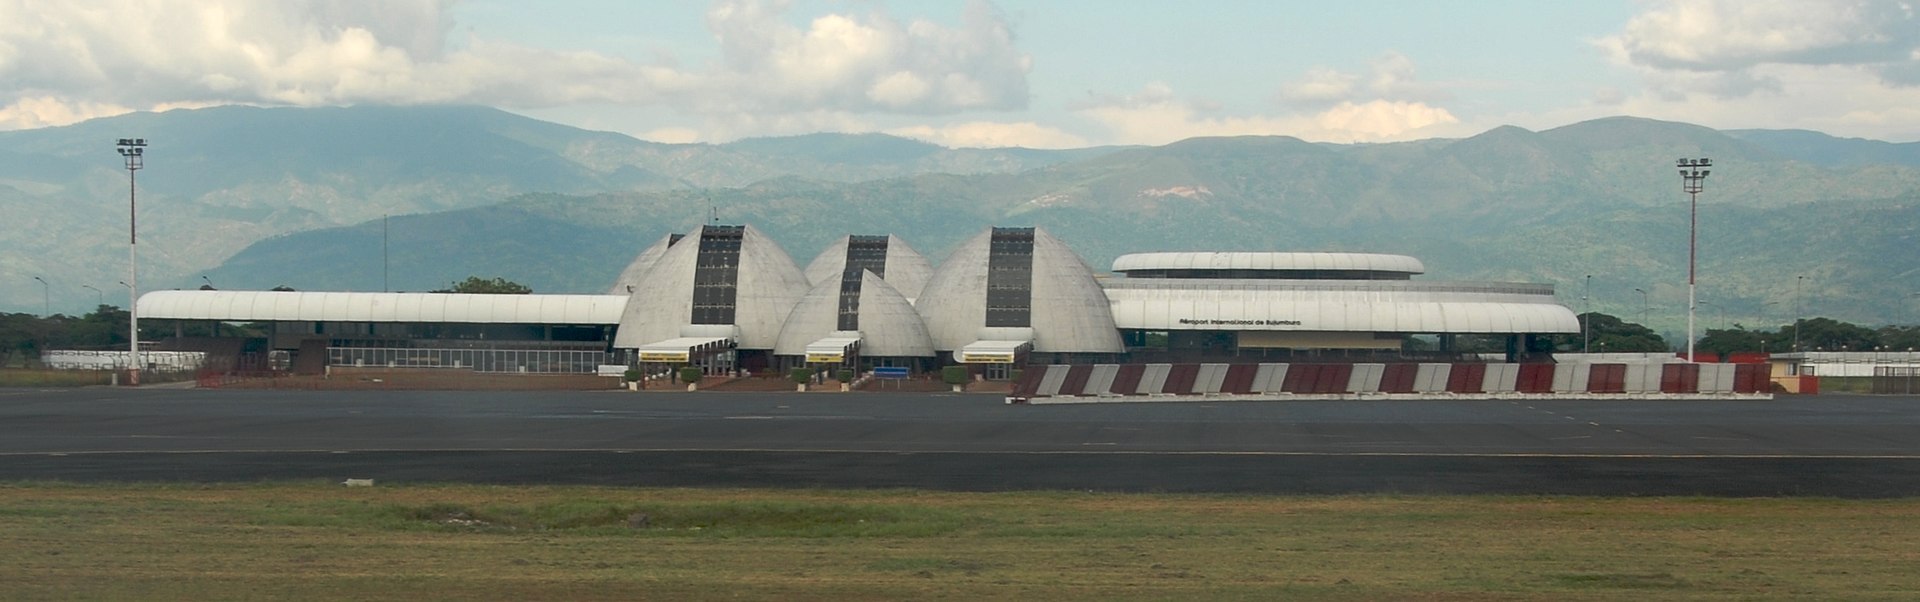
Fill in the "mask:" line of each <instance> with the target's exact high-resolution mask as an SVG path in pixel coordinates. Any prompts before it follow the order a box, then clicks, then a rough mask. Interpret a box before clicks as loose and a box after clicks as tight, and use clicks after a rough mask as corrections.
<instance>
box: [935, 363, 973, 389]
mask: <svg viewBox="0 0 1920 602" xmlns="http://www.w3.org/2000/svg"><path fill="white" fill-rule="evenodd" d="M972 378H973V375H972V374H969V373H968V372H967V367H966V366H947V367H945V368H941V369H940V380H941V381H942V382H945V383H947V384H949V385H964V384H967V381H968V380H970V379H972Z"/></svg>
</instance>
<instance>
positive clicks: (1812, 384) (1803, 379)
mask: <svg viewBox="0 0 1920 602" xmlns="http://www.w3.org/2000/svg"><path fill="white" fill-rule="evenodd" d="M1800 394H1801V395H1819V394H1820V377H1818V376H1812V375H1807V374H1802V375H1800Z"/></svg>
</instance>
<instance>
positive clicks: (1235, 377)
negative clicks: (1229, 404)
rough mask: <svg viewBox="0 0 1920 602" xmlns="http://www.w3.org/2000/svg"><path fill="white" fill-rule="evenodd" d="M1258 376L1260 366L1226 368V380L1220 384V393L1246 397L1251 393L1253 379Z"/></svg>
mask: <svg viewBox="0 0 1920 602" xmlns="http://www.w3.org/2000/svg"><path fill="white" fill-rule="evenodd" d="M1259 375H1260V364H1234V365H1231V366H1227V378H1226V380H1224V381H1222V382H1221V383H1220V392H1221V393H1235V394H1239V395H1246V394H1249V393H1252V392H1253V378H1254V377H1255V376H1259Z"/></svg>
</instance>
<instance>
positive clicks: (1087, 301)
mask: <svg viewBox="0 0 1920 602" xmlns="http://www.w3.org/2000/svg"><path fill="white" fill-rule="evenodd" d="M995 230H996V229H988V230H987V231H986V232H982V233H980V235H979V236H975V237H973V238H971V239H968V240H967V242H965V243H962V244H961V245H960V248H959V249H957V250H955V251H954V252H953V254H952V255H950V256H948V257H947V259H946V261H943V262H941V263H940V268H939V269H936V270H934V272H933V276H932V277H931V278H930V279H929V280H928V281H927V286H926V288H925V289H923V290H921V292H920V298H919V300H918V301H916V302H915V303H914V308H915V309H916V310H917V311H918V312H919V313H920V316H921V318H922V319H923V320H925V322H926V325H927V333H928V334H929V335H931V336H932V337H933V345H934V348H935V349H939V350H941V351H953V350H956V349H959V348H961V347H964V346H966V345H967V344H968V343H972V342H974V341H977V340H981V339H982V338H983V337H982V334H983V333H982V331H983V330H985V329H987V328H988V324H987V296H988V286H987V285H988V280H989V268H990V266H991V265H992V257H990V255H991V254H992V252H993V244H994V240H993V238H994V233H995ZM1008 230H1020V229H1008ZM1030 250H1031V255H1030V256H1029V258H1030V264H1029V269H1030V273H1031V281H1030V282H1029V283H1027V287H1026V288H1024V289H1008V290H1003V291H1000V292H999V293H997V294H1001V295H1008V294H1011V295H1016V296H1017V295H1021V294H1022V292H1021V291H1023V290H1024V291H1025V293H1024V294H1025V300H1026V301H1027V302H1028V304H1029V305H1028V307H1029V318H1028V319H1027V321H1026V324H1025V325H1016V326H1013V327H1008V326H1006V325H996V326H994V328H995V331H994V332H996V333H999V334H997V335H996V336H995V337H989V338H997V337H998V336H1005V333H1007V332H1011V331H1013V330H1020V329H1030V330H1031V332H1032V334H1033V348H1034V351H1039V352H1049V353H1120V352H1122V351H1124V350H1125V346H1124V344H1123V343H1122V341H1121V340H1120V333H1119V331H1118V330H1117V329H1116V328H1115V327H1114V324H1113V310H1112V308H1111V306H1110V305H1109V303H1108V301H1107V295H1106V293H1105V291H1103V290H1102V289H1101V288H1100V284H1099V282H1098V281H1096V280H1094V277H1093V270H1092V268H1089V267H1087V263H1086V262H1085V261H1084V260H1082V259H1080V256H1079V255H1077V254H1075V253H1074V252H1073V249H1070V248H1067V245H1066V244H1065V243H1062V242H1060V240H1059V239H1057V238H1054V237H1053V235H1051V234H1048V233H1047V232H1046V231H1045V230H1041V229H1039V228H1034V229H1032V246H1031V249H1030Z"/></svg>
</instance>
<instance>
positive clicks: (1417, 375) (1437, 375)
mask: <svg viewBox="0 0 1920 602" xmlns="http://www.w3.org/2000/svg"><path fill="white" fill-rule="evenodd" d="M1452 372H1453V364H1420V368H1419V370H1418V371H1417V372H1414V374H1413V392H1415V393H1445V392H1446V391H1447V376H1448V375H1449V374H1451V373H1452Z"/></svg>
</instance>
